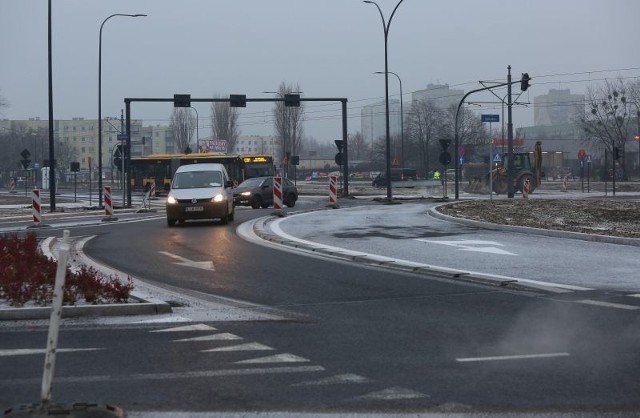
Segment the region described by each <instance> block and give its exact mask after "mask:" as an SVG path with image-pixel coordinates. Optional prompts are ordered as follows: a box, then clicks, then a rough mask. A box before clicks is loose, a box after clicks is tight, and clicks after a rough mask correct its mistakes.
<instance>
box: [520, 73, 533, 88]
mask: <svg viewBox="0 0 640 418" xmlns="http://www.w3.org/2000/svg"><path fill="white" fill-rule="evenodd" d="M530 80H531V77H529V73H522V79H521V80H520V90H522V91H527V89H528V88H529V81H530Z"/></svg>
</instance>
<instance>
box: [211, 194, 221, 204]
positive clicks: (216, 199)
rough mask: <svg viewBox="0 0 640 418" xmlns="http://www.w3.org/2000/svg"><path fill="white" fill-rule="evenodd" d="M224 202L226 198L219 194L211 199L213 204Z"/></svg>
mask: <svg viewBox="0 0 640 418" xmlns="http://www.w3.org/2000/svg"><path fill="white" fill-rule="evenodd" d="M223 200H224V196H223V195H222V194H217V195H215V196H214V197H213V199H211V201H212V202H216V203H217V202H222V201H223Z"/></svg>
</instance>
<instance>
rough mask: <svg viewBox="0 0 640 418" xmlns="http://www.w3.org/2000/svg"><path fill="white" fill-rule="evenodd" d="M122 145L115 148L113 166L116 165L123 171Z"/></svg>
mask: <svg viewBox="0 0 640 418" xmlns="http://www.w3.org/2000/svg"><path fill="white" fill-rule="evenodd" d="M123 155H124V154H123V153H122V144H118V145H116V146H115V147H114V148H113V165H115V166H116V167H117V168H118V170H122V156H123Z"/></svg>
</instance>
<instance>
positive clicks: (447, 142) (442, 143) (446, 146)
mask: <svg viewBox="0 0 640 418" xmlns="http://www.w3.org/2000/svg"><path fill="white" fill-rule="evenodd" d="M449 145H451V140H450V139H441V140H440V146H441V147H442V150H443V151H446V150H447V149H449Z"/></svg>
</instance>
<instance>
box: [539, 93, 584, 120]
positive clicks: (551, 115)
mask: <svg viewBox="0 0 640 418" xmlns="http://www.w3.org/2000/svg"><path fill="white" fill-rule="evenodd" d="M584 104H585V98H584V94H571V90H569V89H561V90H556V89H551V90H549V92H548V93H547V94H543V95H540V96H535V97H534V98H533V124H534V125H535V126H549V125H565V124H570V123H572V122H573V120H574V119H575V117H576V116H578V115H579V114H581V113H582V114H584Z"/></svg>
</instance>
